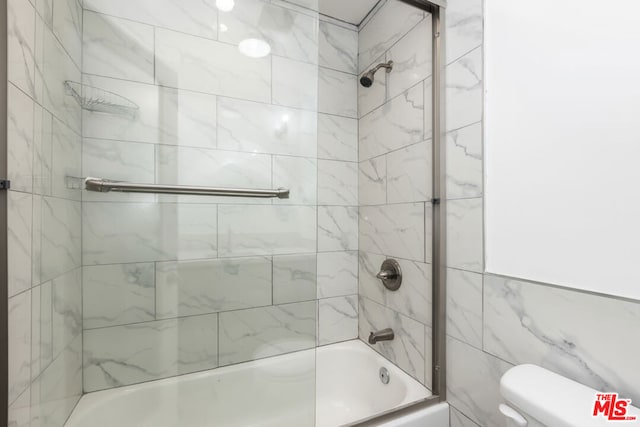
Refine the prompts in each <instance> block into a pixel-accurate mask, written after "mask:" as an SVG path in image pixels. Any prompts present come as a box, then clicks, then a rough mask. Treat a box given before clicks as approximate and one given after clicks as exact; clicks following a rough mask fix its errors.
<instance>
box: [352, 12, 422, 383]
mask: <svg viewBox="0 0 640 427" xmlns="http://www.w3.org/2000/svg"><path fill="white" fill-rule="evenodd" d="M431 33H432V20H431V15H430V14H428V13H424V12H423V11H422V10H419V9H417V8H415V7H413V6H409V5H407V4H404V3H401V2H400V1H397V0H391V1H387V2H382V3H381V4H380V5H379V7H378V8H377V10H376V11H375V13H373V14H371V15H370V16H369V17H368V19H367V22H365V23H364V25H361V26H360V29H359V52H358V58H359V71H360V72H361V73H362V72H365V71H366V70H368V69H370V68H372V67H373V66H375V64H378V63H381V62H387V61H389V60H392V61H393V62H394V63H393V70H392V71H391V73H388V74H385V72H384V70H380V71H379V72H378V73H377V74H376V76H375V80H374V84H373V86H371V87H370V88H365V87H362V86H359V88H358V113H359V122H358V124H359V159H358V160H359V175H358V179H359V181H358V183H359V185H358V187H359V202H360V227H359V236H360V253H359V261H360V262H359V336H360V338H361V339H362V340H364V341H365V342H366V341H367V337H368V335H369V333H370V332H371V331H375V330H381V329H384V328H388V327H391V328H392V329H393V330H394V332H395V339H394V340H393V341H385V342H379V343H377V344H375V345H373V346H371V347H372V348H373V349H375V350H377V351H379V352H380V353H381V354H382V355H384V356H385V357H387V358H388V359H390V360H391V361H393V362H394V363H396V364H397V365H398V366H399V367H401V368H402V369H404V370H405V371H406V372H407V373H409V374H410V375H412V376H413V377H414V378H416V379H417V380H418V381H420V382H421V383H423V384H425V385H426V386H427V387H430V386H431V334H432V332H431V299H432V298H431V264H430V263H431V237H430V236H431V202H430V200H431V160H430V159H431V139H432V135H431V134H432V127H431V72H432V48H431V42H430V40H431ZM387 257H388V258H393V259H396V260H397V261H398V262H399V263H400V268H401V270H402V274H403V279H402V286H401V287H400V289H399V290H398V291H395V292H390V291H387V290H386V289H385V288H384V287H383V286H382V284H381V282H380V280H378V279H377V278H376V277H375V276H376V274H377V273H378V271H380V266H381V264H382V262H383V261H384V260H385V258H387Z"/></svg>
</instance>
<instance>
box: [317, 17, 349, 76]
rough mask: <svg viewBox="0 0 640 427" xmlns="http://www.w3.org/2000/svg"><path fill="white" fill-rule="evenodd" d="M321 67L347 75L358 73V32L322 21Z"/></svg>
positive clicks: (319, 36) (320, 42)
mask: <svg viewBox="0 0 640 427" xmlns="http://www.w3.org/2000/svg"><path fill="white" fill-rule="evenodd" d="M319 30H320V31H319V35H318V38H319V40H318V43H319V54H320V65H321V66H322V67H327V68H332V69H334V70H339V71H344V72H346V73H351V74H357V73H358V32H357V31H354V30H350V29H348V28H344V27H340V26H338V25H334V24H332V23H330V22H325V21H320V24H319Z"/></svg>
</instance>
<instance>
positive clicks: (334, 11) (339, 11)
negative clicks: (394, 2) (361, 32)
mask: <svg viewBox="0 0 640 427" xmlns="http://www.w3.org/2000/svg"><path fill="white" fill-rule="evenodd" d="M289 1H290V2H292V3H297V4H299V5H301V6H304V7H308V8H309V9H313V10H317V8H318V6H320V13H322V14H324V15H327V16H331V17H333V18H337V19H339V20H341V21H346V22H349V23H351V24H354V25H358V24H359V23H360V22H362V20H363V19H364V17H365V16H367V13H369V11H370V10H371V9H373V7H374V6H375V5H376V3H378V0H289Z"/></svg>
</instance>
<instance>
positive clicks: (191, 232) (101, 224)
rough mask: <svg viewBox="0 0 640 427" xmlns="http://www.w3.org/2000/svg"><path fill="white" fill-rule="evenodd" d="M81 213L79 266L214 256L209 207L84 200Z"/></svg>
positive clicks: (214, 228) (214, 219)
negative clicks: (80, 256)
mask: <svg viewBox="0 0 640 427" xmlns="http://www.w3.org/2000/svg"><path fill="white" fill-rule="evenodd" d="M82 213H83V221H82V226H83V232H82V239H83V246H82V249H83V261H84V263H85V265H92V264H118V263H128V262H147V261H165V260H166V261H168V260H176V259H204V258H214V257H216V255H217V243H216V242H217V237H218V234H217V226H216V223H217V215H216V206H215V205H206V204H174V203H108V202H107V203H99V202H90V203H84V206H83V212H82ZM122 218H127V221H122Z"/></svg>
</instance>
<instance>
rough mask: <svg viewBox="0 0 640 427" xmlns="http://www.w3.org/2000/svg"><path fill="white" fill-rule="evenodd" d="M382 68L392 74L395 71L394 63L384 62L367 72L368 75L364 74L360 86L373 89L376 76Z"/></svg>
mask: <svg viewBox="0 0 640 427" xmlns="http://www.w3.org/2000/svg"><path fill="white" fill-rule="evenodd" d="M380 68H386V69H387V73H390V72H391V70H392V69H393V61H389V62H383V63H381V64H378V65H376V66H375V67H373V68H372V69H370V70H369V71H367V72H366V73H364V74H363V75H362V77H360V84H361V85H362V86H364V87H371V85H372V84H373V80H374V76H375V74H376V72H377V71H378V70H379V69H380Z"/></svg>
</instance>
